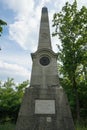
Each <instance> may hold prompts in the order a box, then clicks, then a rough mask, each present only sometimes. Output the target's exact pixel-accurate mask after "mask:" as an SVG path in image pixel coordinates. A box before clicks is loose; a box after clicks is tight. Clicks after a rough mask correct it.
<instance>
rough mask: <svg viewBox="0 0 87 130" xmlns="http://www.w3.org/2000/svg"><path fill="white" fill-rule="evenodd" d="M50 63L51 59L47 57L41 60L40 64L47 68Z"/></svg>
mask: <svg viewBox="0 0 87 130" xmlns="http://www.w3.org/2000/svg"><path fill="white" fill-rule="evenodd" d="M49 63H50V59H49V58H48V57H47V56H43V57H41V58H40V64H41V65H43V66H46V65H48V64H49Z"/></svg>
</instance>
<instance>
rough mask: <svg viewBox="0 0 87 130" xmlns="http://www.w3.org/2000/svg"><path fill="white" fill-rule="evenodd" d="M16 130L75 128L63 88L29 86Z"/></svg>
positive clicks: (65, 129)
mask: <svg viewBox="0 0 87 130" xmlns="http://www.w3.org/2000/svg"><path fill="white" fill-rule="evenodd" d="M16 130H75V128H74V123H73V120H72V116H71V112H70V107H69V104H68V100H67V96H66V94H65V93H64V91H63V88H60V87H51V88H50V87H49V88H40V87H36V88H35V87H29V88H27V89H26V91H25V95H24V97H23V102H22V105H21V108H20V112H19V115H18V120H17V124H16Z"/></svg>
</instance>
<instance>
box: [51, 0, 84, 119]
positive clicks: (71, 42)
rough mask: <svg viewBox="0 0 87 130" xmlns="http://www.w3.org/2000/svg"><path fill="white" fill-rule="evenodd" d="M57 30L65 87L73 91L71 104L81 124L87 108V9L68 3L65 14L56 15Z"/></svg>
mask: <svg viewBox="0 0 87 130" xmlns="http://www.w3.org/2000/svg"><path fill="white" fill-rule="evenodd" d="M53 27H54V28H55V32H54V33H53V36H57V35H58V36H59V38H60V40H61V44H62V45H61V47H59V57H58V60H59V61H60V62H61V63H62V64H61V65H60V72H61V73H62V74H63V79H62V84H63V85H64V86H66V87H67V91H68V92H69V90H70V89H71V90H70V92H71V93H72V92H73V99H72V98H71V99H72V100H71V102H72V103H73V105H74V106H75V105H76V115H77V119H78V120H79V119H80V114H81V112H82V109H85V107H86V105H87V103H85V102H84V101H83V98H84V99H85V98H87V96H86V92H87V8H86V7H85V6H83V7H82V8H81V9H80V10H78V9H77V2H76V0H75V1H74V2H73V4H72V5H71V4H69V3H68V2H67V3H66V4H65V6H64V7H63V8H62V11H61V12H59V13H55V14H54V17H53ZM64 83H66V85H65V84H64ZM69 87H70V88H69ZM71 95H72V94H71ZM75 101H76V103H75ZM84 111H85V110H84Z"/></svg>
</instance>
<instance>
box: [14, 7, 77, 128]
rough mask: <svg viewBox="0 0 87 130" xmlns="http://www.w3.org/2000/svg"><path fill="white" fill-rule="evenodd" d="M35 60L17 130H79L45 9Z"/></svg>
mask: <svg viewBox="0 0 87 130" xmlns="http://www.w3.org/2000/svg"><path fill="white" fill-rule="evenodd" d="M31 56H32V60H33V65H32V73H31V81H30V87H29V88H27V89H26V91H25V95H24V97H23V101H22V104H21V108H20V111H19V115H18V120H17V123H16V130H75V128H74V123H73V119H72V116H71V112H70V107H69V104H68V100H67V96H66V94H65V93H64V90H63V88H62V87H60V84H59V79H58V72H57V54H56V53H54V52H53V51H52V47H51V40H50V31H49V20H48V12H47V8H46V7H45V8H43V9H42V17H41V25H40V35H39V44H38V50H37V51H36V52H35V53H32V54H31Z"/></svg>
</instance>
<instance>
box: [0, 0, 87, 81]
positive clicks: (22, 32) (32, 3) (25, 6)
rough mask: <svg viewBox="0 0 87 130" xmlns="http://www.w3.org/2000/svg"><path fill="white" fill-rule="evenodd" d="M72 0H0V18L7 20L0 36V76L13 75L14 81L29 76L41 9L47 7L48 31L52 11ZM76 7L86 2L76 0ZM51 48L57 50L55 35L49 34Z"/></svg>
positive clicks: (23, 79) (3, 77) (57, 10)
mask: <svg viewBox="0 0 87 130" xmlns="http://www.w3.org/2000/svg"><path fill="white" fill-rule="evenodd" d="M67 1H68V2H69V3H71V4H72V3H73V1H74V0H0V19H2V20H4V21H6V22H7V26H4V28H3V34H2V36H1V37H0V47H1V48H2V50H1V51H0V80H1V81H3V82H4V81H6V80H7V78H8V77H9V78H13V79H14V81H15V83H22V82H23V81H25V80H30V77H31V69H32V59H31V53H33V52H35V51H36V50H37V45H38V38H39V26H40V17H41V9H42V7H43V6H46V7H47V8H48V13H49V22H50V32H51V34H52V32H53V28H52V18H53V14H54V13H55V12H59V11H61V9H62V7H63V6H64V5H65V3H66V2H67ZM77 4H78V8H79V9H80V8H81V7H82V6H83V5H85V6H87V1H86V0H77ZM51 42H52V48H53V51H54V52H57V51H58V49H57V46H56V44H61V43H60V40H59V39H58V38H57V37H52V36H51Z"/></svg>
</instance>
